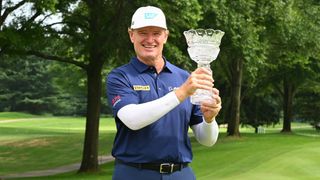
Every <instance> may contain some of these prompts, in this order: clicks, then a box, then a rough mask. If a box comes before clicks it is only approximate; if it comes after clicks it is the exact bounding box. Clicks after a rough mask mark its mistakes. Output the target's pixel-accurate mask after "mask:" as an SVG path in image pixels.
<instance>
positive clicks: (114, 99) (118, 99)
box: [111, 95, 121, 106]
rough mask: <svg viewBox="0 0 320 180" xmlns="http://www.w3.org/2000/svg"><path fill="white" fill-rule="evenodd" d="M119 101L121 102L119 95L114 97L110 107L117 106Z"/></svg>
mask: <svg viewBox="0 0 320 180" xmlns="http://www.w3.org/2000/svg"><path fill="white" fill-rule="evenodd" d="M120 101H121V97H120V95H117V96H115V97H114V98H113V99H112V101H111V103H112V106H115V105H116V104H118V103H119V102H120Z"/></svg>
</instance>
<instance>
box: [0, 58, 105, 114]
mask: <svg viewBox="0 0 320 180" xmlns="http://www.w3.org/2000/svg"><path fill="white" fill-rule="evenodd" d="M0 92H1V93H0V111H1V112H10V111H12V112H28V113H31V114H51V115H58V116H65V115H66V116H85V115H86V104H87V101H86V97H87V96H86V82H85V75H84V74H83V72H82V71H80V70H79V69H77V68H74V67H72V66H70V65H66V64H60V63H56V62H50V61H41V60H40V59H37V58H29V59H26V58H23V59H22V58H21V57H19V56H12V57H8V56H7V57H5V58H4V60H3V61H0ZM102 96H103V101H102V102H103V103H102V104H103V106H102V109H101V112H102V113H104V114H110V113H111V112H110V108H109V107H107V103H106V100H105V94H102Z"/></svg>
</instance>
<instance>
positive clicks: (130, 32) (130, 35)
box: [128, 28, 134, 43]
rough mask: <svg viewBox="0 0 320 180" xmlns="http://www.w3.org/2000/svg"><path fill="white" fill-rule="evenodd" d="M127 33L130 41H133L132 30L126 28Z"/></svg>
mask: <svg viewBox="0 0 320 180" xmlns="http://www.w3.org/2000/svg"><path fill="white" fill-rule="evenodd" d="M128 34H129V37H130V41H131V42H132V43H133V42H134V38H133V30H132V29H130V28H128Z"/></svg>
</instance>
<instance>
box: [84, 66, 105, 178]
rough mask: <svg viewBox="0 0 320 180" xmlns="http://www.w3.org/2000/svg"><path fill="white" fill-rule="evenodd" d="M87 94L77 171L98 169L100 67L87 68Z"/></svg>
mask: <svg viewBox="0 0 320 180" xmlns="http://www.w3.org/2000/svg"><path fill="white" fill-rule="evenodd" d="M87 77H88V88H87V90H88V95H87V100H88V102H87V121H86V131H85V139H84V146H83V156H82V162H81V167H80V169H79V172H95V171H98V170H99V164H98V146H99V144H98V143H99V141H98V140H99V120H100V108H101V88H102V87H101V86H102V85H101V67H96V68H89V70H88V73H87Z"/></svg>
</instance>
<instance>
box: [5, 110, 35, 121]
mask: <svg viewBox="0 0 320 180" xmlns="http://www.w3.org/2000/svg"><path fill="white" fill-rule="evenodd" d="M35 117H39V116H37V115H32V114H27V113H21V112H0V121H1V120H13V119H23V118H35Z"/></svg>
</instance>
